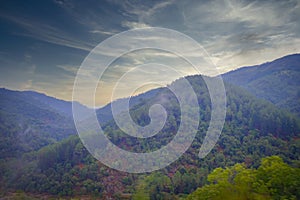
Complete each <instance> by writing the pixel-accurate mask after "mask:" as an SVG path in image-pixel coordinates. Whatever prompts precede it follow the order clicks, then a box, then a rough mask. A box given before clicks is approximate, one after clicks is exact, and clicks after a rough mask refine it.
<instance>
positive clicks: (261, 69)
mask: <svg viewBox="0 0 300 200" xmlns="http://www.w3.org/2000/svg"><path fill="white" fill-rule="evenodd" d="M222 76H223V79H224V80H225V81H226V82H229V83H232V84H234V85H237V86H240V87H243V88H244V89H246V90H247V91H249V92H250V93H252V94H254V95H255V96H257V97H259V98H262V99H265V100H268V101H270V102H272V103H274V104H275V105H276V106H278V107H281V108H285V109H287V110H289V111H290V112H293V113H296V114H297V115H298V116H300V89H299V85H300V54H294V55H288V56H285V57H283V58H279V59H277V60H274V61H272V62H268V63H264V64H261V65H257V66H251V67H244V68H240V69H237V70H235V71H231V72H228V73H226V74H223V75H222Z"/></svg>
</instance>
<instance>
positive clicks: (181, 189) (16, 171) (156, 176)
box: [0, 76, 300, 199]
mask: <svg viewBox="0 0 300 200" xmlns="http://www.w3.org/2000/svg"><path fill="white" fill-rule="evenodd" d="M187 79H188V81H189V82H190V83H191V84H192V86H193V88H194V90H195V92H196V94H197V95H198V102H199V105H200V113H199V115H200V118H201V120H200V124H199V129H198V133H197V135H196V139H195V140H194V142H193V143H192V146H191V147H190V148H189V150H188V151H187V152H186V153H185V154H184V155H183V156H182V157H181V158H180V159H179V160H178V161H176V162H175V163H173V164H171V165H170V166H168V167H167V168H165V169H162V170H159V171H156V172H153V173H146V174H140V175H138V174H128V173H122V172H118V171H116V170H112V169H110V168H108V167H106V166H104V165H103V164H101V163H99V162H98V161H96V160H95V159H94V158H93V157H92V156H91V155H90V154H89V153H88V152H87V150H86V149H85V147H84V146H83V145H82V143H81V141H80V140H79V138H78V137H77V136H71V137H70V138H68V139H66V140H63V141H61V142H58V143H56V144H52V145H49V146H47V147H44V148H42V149H40V150H38V151H33V152H31V153H26V154H24V155H23V156H22V157H20V158H18V159H8V160H6V161H5V162H3V160H2V161H1V169H3V170H2V171H1V179H0V180H1V187H2V191H3V194H7V192H8V191H11V190H12V191H15V190H20V191H25V192H26V193H28V194H29V195H34V194H36V193H42V194H47V195H53V196H61V197H66V196H73V197H79V196H84V195H88V196H89V197H95V198H96V197H97V198H101V199H109V198H113V199H126V198H129V199H130V198H132V199H177V198H180V197H186V196H187V195H188V194H190V193H192V192H193V191H194V190H196V189H197V188H198V187H202V186H204V185H205V184H207V181H206V180H207V175H208V174H209V173H211V172H212V171H213V170H214V169H215V168H219V167H227V166H233V165H234V164H236V163H244V166H245V167H249V168H257V167H259V165H260V159H261V158H263V157H266V156H272V155H277V156H279V157H280V158H282V159H283V160H284V161H285V162H287V163H288V164H289V165H291V166H293V167H299V166H300V163H299V160H300V140H299V133H300V124H299V118H297V117H296V116H294V115H292V114H290V113H288V112H287V111H284V110H280V109H278V108H277V107H276V106H275V105H273V104H271V103H269V102H267V101H264V100H259V99H257V98H256V97H254V96H252V95H251V94H249V93H247V92H246V91H244V90H243V89H240V88H238V87H236V86H233V85H230V84H226V85H225V86H226V92H227V116H226V122H225V126H224V129H223V132H222V134H221V136H220V138H219V140H218V142H217V144H216V145H215V147H214V149H213V150H212V151H211V152H210V153H209V155H208V156H207V157H206V158H204V159H199V157H198V151H199V148H200V146H201V144H202V141H203V138H204V136H205V133H206V130H207V127H208V122H209V120H210V98H209V95H208V92H207V88H206V85H205V82H204V81H203V79H202V77H201V76H191V77H187ZM179 82H180V80H177V81H175V82H174V83H172V84H177V83H179ZM186 95H188V94H186ZM166 99H168V101H165V100H166ZM154 103H161V104H162V105H164V106H165V108H166V110H167V111H168V118H167V123H166V125H165V127H164V128H163V129H162V131H160V132H159V133H158V134H157V135H156V136H154V137H152V138H149V139H137V138H133V137H130V136H128V135H127V134H125V133H123V132H122V131H121V130H119V129H118V127H117V126H116V124H115V123H114V121H111V122H109V123H107V124H106V125H105V126H104V130H105V131H106V134H107V135H108V137H109V138H110V139H111V141H112V142H114V143H115V144H116V145H118V146H120V147H122V148H124V149H126V150H129V151H134V152H149V151H153V150H155V149H158V148H160V147H161V146H162V145H165V144H167V143H168V142H169V141H170V140H171V139H172V138H173V136H174V134H176V131H177V129H178V125H179V121H180V119H179V117H180V111H179V105H178V101H177V100H176V98H175V96H174V95H172V94H171V92H170V91H169V90H168V89H166V88H165V89H163V88H162V89H161V90H160V91H159V92H158V93H157V94H155V95H154V96H153V97H151V98H149V99H148V100H147V101H139V103H137V104H135V105H134V106H133V107H132V108H131V111H130V113H131V116H132V118H133V120H134V121H135V122H136V123H138V124H140V125H146V124H148V123H149V116H148V108H149V107H150V106H151V105H152V104H154ZM190 109H193V108H190ZM191 120H192V119H191ZM197 191H198V190H197ZM294 192H295V193H297V191H294ZM297 194H298V193H297Z"/></svg>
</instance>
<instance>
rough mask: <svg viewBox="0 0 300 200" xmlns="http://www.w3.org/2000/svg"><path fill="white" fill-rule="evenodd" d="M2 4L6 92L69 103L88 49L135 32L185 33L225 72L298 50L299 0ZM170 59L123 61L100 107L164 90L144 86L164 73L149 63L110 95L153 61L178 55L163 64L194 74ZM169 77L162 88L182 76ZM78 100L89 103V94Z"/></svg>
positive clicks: (110, 74) (0, 46) (100, 95)
mask: <svg viewBox="0 0 300 200" xmlns="http://www.w3.org/2000/svg"><path fill="white" fill-rule="evenodd" d="M0 4H1V6H0V87H5V88H8V89H13V90H34V91H38V92H42V93H45V94H47V95H50V96H53V97H56V98H59V99H64V100H72V90H73V85H74V80H75V77H76V74H77V71H78V69H79V68H80V66H81V64H82V62H83V61H84V59H85V58H86V56H88V55H89V53H90V51H91V50H93V49H94V48H95V47H96V46H97V45H98V44H100V43H101V42H103V41H105V40H106V39H108V38H110V37H112V36H114V35H115V34H118V33H121V32H123V31H128V30H130V29H135V28H147V27H162V28H168V29H172V30H176V31H179V32H181V33H184V34H186V35H187V36H189V37H191V38H193V39H194V40H195V41H197V42H198V43H199V44H200V45H201V46H202V47H203V48H204V49H205V51H206V52H207V54H208V55H209V57H210V58H211V60H212V61H213V63H214V64H215V66H216V68H217V69H218V72H219V73H224V72H227V71H230V70H233V69H236V68H239V67H243V66H252V65H257V64H261V63H264V62H268V61H272V60H274V59H276V58H279V57H282V56H285V55H288V54H294V53H299V52H300V23H299V19H300V1H299V0H285V1H276V0H274V1H271V0H270V1H268V0H265V1H241V0H211V1H210V0H207V1H205V0H187V1H180V0H167V1H142V0H140V1H138V0H134V1H126V0H124V1H121V0H120V1H117V0H87V1H79V0H78V1H75V0H44V1H39V0H28V1H21V0H20V1H18V0H15V1H1V3H0ZM122 42H123V43H124V44H125V43H126V41H120V43H122ZM158 42H163V41H158ZM123 43H122V44H123ZM106 53H107V52H106ZM167 54H168V52H161V51H154V50H141V51H137V52H130V53H128V54H127V55H124V56H122V57H121V58H119V59H117V60H116V61H115V62H114V63H112V66H111V67H110V68H109V70H107V71H106V72H105V74H104V76H103V78H102V79H101V84H102V86H99V87H102V89H101V90H99V92H97V95H96V96H97V98H96V99H97V102H96V105H97V106H102V105H105V104H106V103H108V102H110V101H111V100H112V99H115V98H121V97H126V96H129V95H132V93H130V92H132V87H135V88H136V91H134V94H137V93H139V92H143V91H145V90H148V89H151V88H153V87H158V86H160V85H157V84H148V85H147V84H140V83H142V82H145V80H146V79H147V77H150V76H152V75H153V74H163V72H161V71H159V69H160V68H159V67H157V66H156V67H155V66H153V67H151V65H150V66H149V65H147V66H146V67H148V68H145V69H150V71H149V70H148V71H147V70H146V72H145V70H144V71H143V70H142V68H140V70H141V71H143V73H141V72H139V71H138V70H135V73H133V74H132V75H131V76H129V78H127V79H128V80H127V83H128V84H127V83H123V85H122V86H121V89H119V90H117V91H118V93H117V94H116V95H114V97H113V98H112V97H111V91H112V90H113V88H114V87H115V84H116V81H117V80H118V79H120V78H121V77H122V76H123V75H124V73H126V72H128V71H130V70H132V69H135V67H136V66H138V65H143V64H145V63H149V61H151V60H153V58H154V57H155V62H159V61H160V59H161V60H164V59H165V58H172V59H171V60H170V59H169V60H168V61H167V62H166V61H165V60H164V61H165V62H166V63H167V64H168V65H169V66H172V67H174V68H176V70H178V71H180V72H181V74H182V75H184V76H185V75H191V74H195V73H196V72H195V71H194V70H192V69H191V68H190V67H188V65H187V63H184V61H183V60H180V59H178V58H174V59H173V57H172V56H169V55H167ZM100 67H101V66H100ZM151 69H152V70H151ZM153 69H157V70H153ZM133 71H134V70H133ZM168 75H169V76H168V77H164V76H162V77H161V78H163V79H164V83H163V84H165V83H167V82H171V81H172V80H175V79H177V78H178V77H179V75H178V74H176V73H174V74H172V73H168ZM130 81H131V82H130ZM138 84H140V86H139V87H137V85H138ZM133 85H134V86H133ZM129 91H130V92H129ZM77 100H78V101H80V102H81V103H83V104H85V105H89V106H91V103H90V101H89V100H87V99H85V97H84V95H82V99H77Z"/></svg>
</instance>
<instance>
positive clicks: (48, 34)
mask: <svg viewBox="0 0 300 200" xmlns="http://www.w3.org/2000/svg"><path fill="white" fill-rule="evenodd" d="M0 17H2V18H5V19H7V20H9V21H12V22H14V23H16V24H17V25H19V26H20V27H22V28H24V29H25V30H26V32H14V34H15V35H20V36H26V37H31V38H34V39H38V40H41V41H44V42H49V43H52V44H57V45H60V46H65V47H71V48H75V49H80V50H84V51H90V50H91V49H92V48H93V47H94V44H92V43H89V42H86V41H81V40H80V39H78V38H74V37H73V36H72V35H70V34H68V33H66V32H65V31H63V30H61V29H58V28H56V27H54V26H50V25H48V24H45V23H42V22H38V21H36V20H35V19H26V18H24V17H16V16H12V15H4V14H0Z"/></svg>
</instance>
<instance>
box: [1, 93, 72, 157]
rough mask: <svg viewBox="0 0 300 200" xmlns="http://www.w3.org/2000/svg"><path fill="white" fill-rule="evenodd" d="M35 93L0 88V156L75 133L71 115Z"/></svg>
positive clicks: (13, 154) (34, 147) (55, 140)
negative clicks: (44, 100) (43, 100)
mask: <svg viewBox="0 0 300 200" xmlns="http://www.w3.org/2000/svg"><path fill="white" fill-rule="evenodd" d="M36 95H38V96H39V95H41V94H35V93H32V92H18V91H10V90H6V89H0V133H1V134H0V151H1V152H0V158H6V157H15V156H20V154H22V153H24V152H29V151H32V150H37V149H39V148H41V147H43V146H46V145H48V144H51V143H54V142H57V141H59V140H61V139H63V138H67V137H68V136H70V135H71V134H75V133H76V130H75V127H74V125H73V120H72V118H70V117H68V116H66V115H62V114H61V112H57V110H56V109H54V108H52V107H50V106H47V105H46V104H45V103H44V102H41V101H40V100H39V99H38V98H36V97H35V96H36ZM45 98H46V97H45ZM49 99H53V98H51V97H49ZM68 104H70V102H69V103H68ZM70 105H71V104H70ZM57 109H58V108H57Z"/></svg>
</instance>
